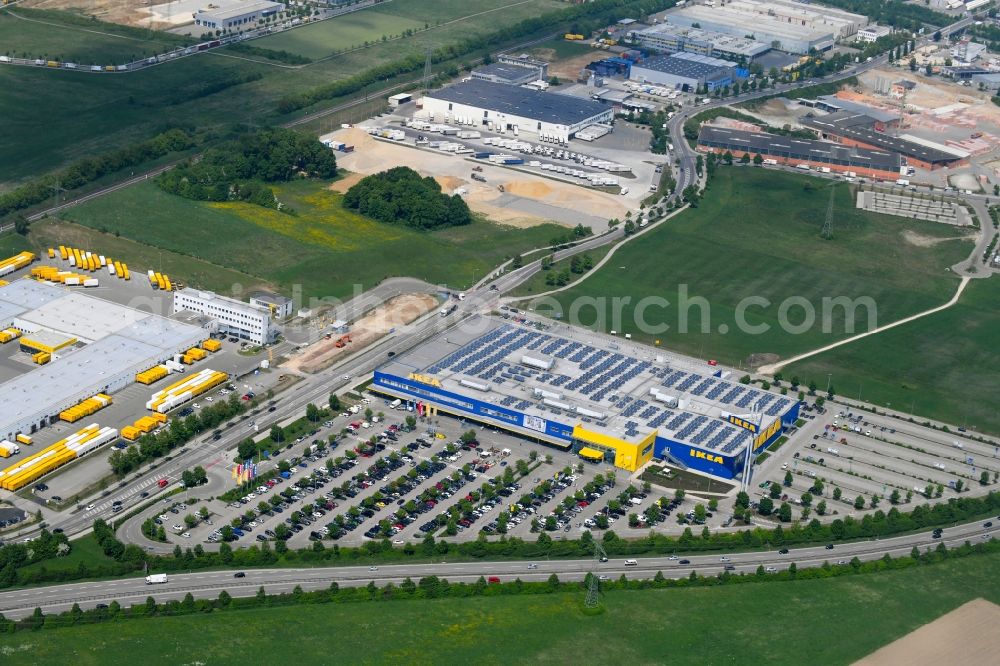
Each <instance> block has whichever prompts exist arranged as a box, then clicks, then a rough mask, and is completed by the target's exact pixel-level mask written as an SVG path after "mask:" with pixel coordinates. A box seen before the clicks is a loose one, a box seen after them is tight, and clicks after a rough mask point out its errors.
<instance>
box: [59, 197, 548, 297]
mask: <svg viewBox="0 0 1000 666" xmlns="http://www.w3.org/2000/svg"><path fill="white" fill-rule="evenodd" d="M274 189H275V191H276V192H277V194H278V198H279V199H280V200H281V201H282V202H283V203H285V204H286V205H287V206H289V207H290V208H291V209H292V210H293V211H295V213H294V215H291V214H285V213H279V212H277V211H274V210H271V209H266V208H261V207H259V206H254V205H251V204H245V203H240V202H226V203H206V202H196V201H190V200H187V199H183V198H181V197H176V196H173V195H170V194H166V193H164V192H162V191H161V190H160V189H159V188H157V187H156V185H154V184H153V183H148V184H147V183H142V184H140V185H137V186H134V187H129V188H125V189H123V190H120V191H118V192H115V193H113V194H109V195H107V196H104V197H100V198H98V199H95V200H93V201H89V202H87V203H85V204H82V205H80V206H77V207H74V208H71V209H68V210H67V211H65V213H64V215H63V217H64V218H65V219H66V220H68V221H71V222H75V223H77V224H80V225H83V226H86V227H90V228H92V229H98V230H102V231H105V232H107V233H108V234H120V235H121V237H122V238H125V239H130V240H133V241H138V242H140V243H142V244H144V245H146V246H151V247H154V248H162V249H163V250H167V251H170V252H173V253H176V254H178V255H185V256H190V257H194V258H197V259H199V260H201V261H204V262H209V263H211V264H214V265H218V266H222V267H225V268H228V269H232V270H235V271H239V272H242V273H246V274H250V275H253V276H256V278H257V279H258V280H259V281H261V282H265V283H270V284H273V285H275V286H276V287H277V288H278V289H281V290H283V291H286V292H290V291H291V288H292V285H302V289H303V294H304V295H305V296H306V297H309V296H316V297H322V296H332V297H340V296H344V295H347V294H350V293H351V292H352V288H353V285H355V284H360V285H362V287H363V288H365V289H367V288H369V287H371V286H373V285H374V284H376V283H378V282H380V281H381V280H383V279H385V278H387V277H394V276H412V277H418V278H422V279H424V280H427V281H429V282H432V283H441V284H448V285H449V286H452V287H455V288H465V287H468V286H469V285H471V284H473V283H474V282H475V281H476V280H478V279H481V278H482V277H484V276H485V274H486V272H487V271H489V270H491V269H492V268H494V267H495V266H496V265H498V264H500V263H502V261H503V260H504V259H505V258H507V257H509V256H513V255H514V254H517V253H519V252H524V251H527V250H529V249H532V248H535V247H542V246H545V245H547V244H548V242H549V239H551V238H552V237H554V236H558V235H560V234H561V233H564V229H563V228H562V227H560V226H557V225H554V224H543V225H538V226H535V227H530V228H527V229H515V228H512V227H504V226H501V225H497V224H494V223H492V222H489V221H485V220H477V221H476V222H475V223H473V224H471V225H468V226H466V227H456V228H452V229H445V230H441V231H435V232H430V233H421V232H416V231H411V230H409V229H405V228H402V227H396V226H392V225H386V224H381V223H378V222H375V221H373V220H370V219H368V218H366V217H362V216H360V215H357V214H355V213H353V212H350V211H347V210H344V209H343V208H342V207H341V205H340V202H341V195H340V194H338V193H336V192H333V191H332V190H329V189H327V188H326V187H325V185H323V184H318V183H315V182H309V181H300V182H296V183H289V184H283V185H281V186H277V187H274ZM122 258H123V259H126V260H128V259H129V258H128V256H127V254H124V253H122ZM129 263H135V265H137V266H141V265H143V264H142V263H141V262H138V261H136V262H133V261H131V260H129ZM175 273H176V274H177V275H178V276H183V275H184V272H183V271H175Z"/></svg>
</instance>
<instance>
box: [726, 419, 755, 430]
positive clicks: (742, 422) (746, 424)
mask: <svg viewBox="0 0 1000 666" xmlns="http://www.w3.org/2000/svg"><path fill="white" fill-rule="evenodd" d="M729 422H730V423H732V424H733V425H734V426H739V427H740V428H743V429H744V430H749V431H750V432H757V424H756V423H751V422H750V421H747V420H746V419H741V418H740V417H738V416H730V417H729Z"/></svg>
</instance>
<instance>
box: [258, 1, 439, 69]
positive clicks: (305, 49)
mask: <svg viewBox="0 0 1000 666" xmlns="http://www.w3.org/2000/svg"><path fill="white" fill-rule="evenodd" d="M423 27H424V24H423V23H418V22H416V21H411V20H410V19H407V18H403V17H401V16H391V15H389V14H383V13H381V12H378V11H361V12H354V13H352V14H347V15H345V16H339V17H337V18H334V19H330V20H328V21H320V22H319V23H312V24H310V25H306V26H303V27H301V28H296V29H295V30H289V31H287V32H283V33H281V34H278V35H273V36H270V37H264V38H263V39H258V40H256V41H254V42H251V43H252V44H253V45H254V46H259V47H260V48H262V49H273V50H275V51H288V52H290V53H298V54H300V55H303V56H306V57H307V58H313V59H314V60H315V59H319V58H323V57H325V56H328V55H330V54H331V53H333V52H335V51H339V50H342V49H344V48H348V47H353V46H361V45H362V44H364V43H365V42H372V41H378V40H379V39H381V38H382V35H385V36H386V37H388V36H389V35H399V34H401V33H402V32H403V31H404V30H407V29H410V30H419V29H421V28H423Z"/></svg>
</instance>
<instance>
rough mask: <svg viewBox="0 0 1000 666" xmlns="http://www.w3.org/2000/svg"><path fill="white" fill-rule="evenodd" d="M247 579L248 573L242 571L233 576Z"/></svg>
mask: <svg viewBox="0 0 1000 666" xmlns="http://www.w3.org/2000/svg"><path fill="white" fill-rule="evenodd" d="M246 577H247V575H246V573H244V572H242V571H237V572H236V573H234V574H233V578H246Z"/></svg>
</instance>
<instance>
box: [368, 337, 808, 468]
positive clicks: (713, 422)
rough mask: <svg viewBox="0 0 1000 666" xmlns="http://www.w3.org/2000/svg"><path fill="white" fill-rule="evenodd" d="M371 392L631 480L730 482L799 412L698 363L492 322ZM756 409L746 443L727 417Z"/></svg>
mask: <svg viewBox="0 0 1000 666" xmlns="http://www.w3.org/2000/svg"><path fill="white" fill-rule="evenodd" d="M706 369H707V370H708V371H707V372H706V371H705V370H706ZM371 388H372V390H374V391H378V392H381V393H384V394H386V395H388V396H392V397H396V398H399V399H401V400H404V401H406V402H407V403H409V405H411V406H413V407H414V408H415V410H416V411H417V412H418V413H420V414H431V415H433V414H435V413H437V414H451V415H453V416H457V417H459V418H463V419H472V420H474V421H478V422H481V423H485V424H489V425H491V426H495V427H498V428H502V429H504V430H507V431H510V432H513V433H516V434H519V435H522V436H524V437H528V438H531V439H534V440H536V441H538V442H540V443H543V444H547V445H549V446H552V447H555V448H558V449H561V450H565V451H572V452H574V453H576V454H578V455H579V456H580V457H581V458H582V459H584V460H588V461H591V462H606V463H609V464H612V465H614V466H616V467H619V468H621V469H624V470H627V471H630V472H632V471H635V470H637V469H639V468H640V467H642V466H643V465H644V464H646V463H647V462H649V461H650V460H652V459H654V458H656V459H660V460H665V461H667V462H668V463H670V464H672V465H674V466H678V467H690V468H693V469H697V470H700V471H702V472H706V473H708V474H712V475H715V476H718V477H722V478H727V479H730V478H734V477H736V476H739V475H740V474H741V473H742V467H743V461H744V460H745V456H746V450H747V447H748V445H749V444H750V442H751V439H752V440H753V448H754V451H755V452H756V453H760V452H762V451H763V450H764V449H766V448H767V447H768V446H770V445H771V443H773V442H774V441H775V440H776V439H777V438H778V437H779V436H780V435H781V433H782V432H783V431H784V430H785V429H787V428H788V427H789V426H791V425H792V424H794V422H795V420H796V419H797V418H798V411H799V403H798V401H797V400H794V399H791V398H787V397H782V396H779V395H776V394H774V393H768V392H765V391H761V390H759V389H755V388H752V387H749V386H745V385H742V384H739V383H737V382H734V381H730V379H729V372H728V371H723V370H717V369H716V368H713V367H711V366H705V365H704V363H703V362H700V361H697V360H694V359H687V358H684V357H680V356H675V355H673V354H667V353H666V352H663V351H662V350H660V349H654V348H651V347H643V346H640V345H633V344H631V343H627V342H625V341H623V340H620V339H618V338H611V337H607V336H600V335H596V334H593V333H591V332H589V331H584V330H581V329H573V328H570V327H561V328H560V331H559V333H558V334H556V333H553V332H551V331H545V332H542V331H537V330H535V329H533V328H528V327H525V326H519V325H515V324H510V323H507V322H505V321H503V320H499V319H494V318H490V317H481V318H477V319H475V320H472V321H471V322H469V323H468V325H463V326H462V327H460V328H458V329H451V330H449V331H447V332H444V333H441V334H439V335H438V336H437V337H435V338H431V339H430V340H428V341H427V342H426V343H425V344H423V345H421V346H420V347H417V348H416V349H414V350H412V351H410V352H407V353H406V354H403V355H401V356H398V357H396V358H394V359H393V360H391V361H390V362H389V363H388V364H386V365H385V366H383V367H381V368H378V369H376V371H375V379H374V384H373V385H372V387H371ZM755 405H756V406H757V408H758V411H759V413H760V414H761V417H760V418H759V419H758V422H759V423H760V424H761V425H762V427H759V428H758V429H757V430H758V432H757V434H754V435H750V434H748V432H747V430H744V429H742V428H740V427H738V426H736V425H734V424H733V422H731V420H730V417H733V418H736V417H741V416H747V415H748V414H749V413H750V412H751V411H752V410H753V408H754V406H755Z"/></svg>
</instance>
